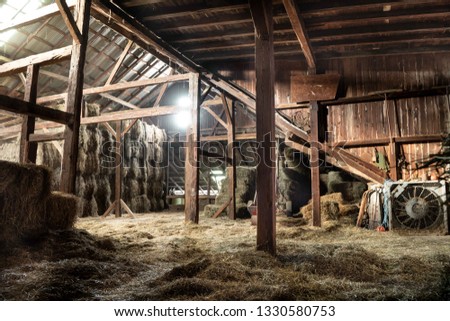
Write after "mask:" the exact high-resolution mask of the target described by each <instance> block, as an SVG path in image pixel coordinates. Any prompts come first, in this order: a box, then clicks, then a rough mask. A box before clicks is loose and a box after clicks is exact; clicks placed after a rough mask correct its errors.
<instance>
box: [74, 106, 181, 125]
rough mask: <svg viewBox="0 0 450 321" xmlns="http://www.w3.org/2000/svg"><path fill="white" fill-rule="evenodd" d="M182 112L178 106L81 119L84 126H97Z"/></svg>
mask: <svg viewBox="0 0 450 321" xmlns="http://www.w3.org/2000/svg"><path fill="white" fill-rule="evenodd" d="M179 111H180V108H179V107H178V106H162V107H153V108H142V109H133V110H124V111H116V112H112V113H107V114H103V115H100V116H93V117H85V118H82V119H81V124H82V125H87V124H97V123H104V122H109V121H117V120H128V119H136V118H142V117H156V116H164V115H173V114H176V113H177V112H179Z"/></svg>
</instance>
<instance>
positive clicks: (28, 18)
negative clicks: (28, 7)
mask: <svg viewBox="0 0 450 321" xmlns="http://www.w3.org/2000/svg"><path fill="white" fill-rule="evenodd" d="M75 3H76V0H67V5H68V6H69V7H73V6H75ZM58 14H59V9H58V6H57V5H56V4H50V5H47V6H44V7H42V8H40V9H37V10H34V11H32V12H30V13H28V14H26V15H24V16H21V17H17V18H15V19H13V20H10V21H8V22H5V23H2V24H1V25H0V33H2V32H5V31H7V30H11V29H18V28H20V27H23V26H26V25H29V24H32V23H35V22H38V21H44V20H45V19H48V18H51V17H54V16H56V15H58Z"/></svg>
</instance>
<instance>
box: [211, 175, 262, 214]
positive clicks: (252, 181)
mask: <svg viewBox="0 0 450 321" xmlns="http://www.w3.org/2000/svg"><path fill="white" fill-rule="evenodd" d="M229 179H230V178H229V177H228V175H226V177H225V179H224V180H223V181H222V186H221V188H220V190H219V194H218V195H217V197H216V202H215V204H211V205H206V206H205V208H204V210H203V215H204V216H206V217H211V216H213V215H214V213H215V212H216V211H217V210H218V209H219V208H220V207H222V205H224V204H225V203H227V202H228V201H229V200H230V193H229V190H228V181H229ZM255 191H256V167H244V166H240V167H236V194H235V195H236V218H250V213H249V212H248V210H247V203H248V201H252V200H253V198H254V196H255ZM227 211H228V207H227V209H226V210H224V212H223V213H222V215H225V213H227Z"/></svg>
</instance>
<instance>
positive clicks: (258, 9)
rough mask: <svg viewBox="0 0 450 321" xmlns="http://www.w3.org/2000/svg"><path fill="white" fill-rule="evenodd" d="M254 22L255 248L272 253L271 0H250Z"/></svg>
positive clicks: (273, 74) (273, 182) (272, 99)
mask: <svg viewBox="0 0 450 321" xmlns="http://www.w3.org/2000/svg"><path fill="white" fill-rule="evenodd" d="M249 3H250V11H251V13H252V19H253V23H254V25H255V43H256V49H255V66H256V67H255V69H256V139H257V141H258V143H259V148H258V155H259V158H260V159H259V164H258V166H257V172H256V175H257V176H256V190H257V202H256V203H257V211H258V223H257V236H256V242H257V243H256V248H257V250H262V251H267V252H269V253H272V254H275V253H276V241H275V199H276V197H275V185H276V183H275V170H276V169H275V146H274V145H275V107H274V105H275V101H274V78H275V68H274V65H275V62H274V55H273V16H272V0H262V1H257V0H250V1H249Z"/></svg>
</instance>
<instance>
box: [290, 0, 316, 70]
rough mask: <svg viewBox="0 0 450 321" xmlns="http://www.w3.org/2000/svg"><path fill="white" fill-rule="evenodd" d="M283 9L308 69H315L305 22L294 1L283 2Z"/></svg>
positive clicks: (314, 60)
mask: <svg viewBox="0 0 450 321" xmlns="http://www.w3.org/2000/svg"><path fill="white" fill-rule="evenodd" d="M283 5H284V8H285V9H286V12H287V14H288V16H289V20H290V21H291V24H292V28H293V29H294V32H295V34H296V35H297V38H298V41H299V43H300V46H301V47H302V51H303V54H304V55H305V58H306V62H307V63H308V67H309V68H311V69H316V59H315V58H314V54H313V51H312V47H311V41H310V40H309V36H308V33H307V32H306V26H305V22H304V21H303V18H302V16H301V14H300V10H299V8H298V5H297V4H296V3H295V1H294V0H283Z"/></svg>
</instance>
